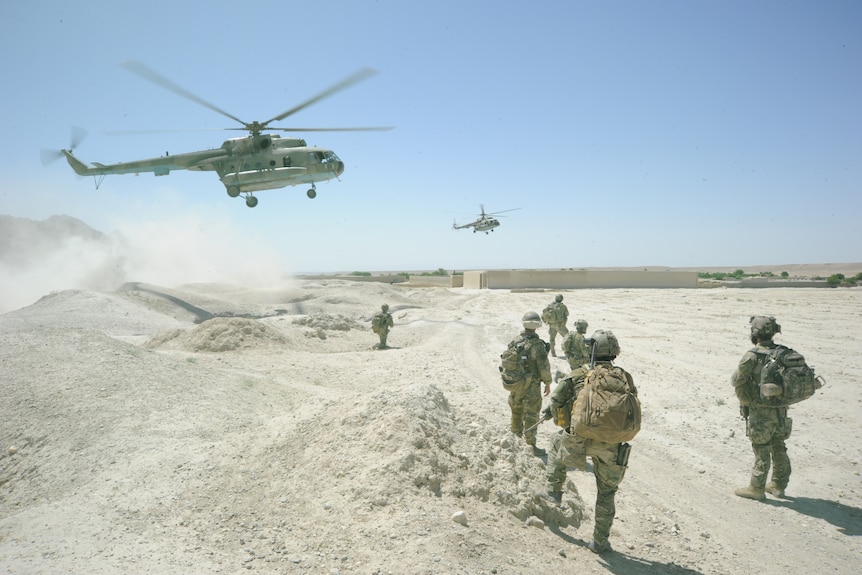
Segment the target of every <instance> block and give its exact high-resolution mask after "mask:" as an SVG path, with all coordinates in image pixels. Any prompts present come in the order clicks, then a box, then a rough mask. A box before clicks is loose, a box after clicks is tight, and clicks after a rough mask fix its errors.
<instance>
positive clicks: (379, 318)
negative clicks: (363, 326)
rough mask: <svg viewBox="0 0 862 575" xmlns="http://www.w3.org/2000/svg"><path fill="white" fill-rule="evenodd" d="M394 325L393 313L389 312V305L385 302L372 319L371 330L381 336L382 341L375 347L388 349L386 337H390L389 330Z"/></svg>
mask: <svg viewBox="0 0 862 575" xmlns="http://www.w3.org/2000/svg"><path fill="white" fill-rule="evenodd" d="M394 325H395V323H394V322H393V321H392V314H391V313H389V305H388V304H383V305H382V306H380V311H379V312H378V313H376V314H375V315H374V317H373V318H372V319H371V330H372V331H373V332H374V333H376V334H377V336H378V337H379V338H380V343H377V344H375V345H374V349H387V347H388V346H387V345H386V338H387V337H389V330H390V329H392V327H393V326H394Z"/></svg>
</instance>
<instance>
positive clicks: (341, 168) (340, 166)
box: [335, 160, 344, 177]
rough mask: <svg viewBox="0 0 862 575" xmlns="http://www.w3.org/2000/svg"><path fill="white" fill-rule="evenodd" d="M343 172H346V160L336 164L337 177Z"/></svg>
mask: <svg viewBox="0 0 862 575" xmlns="http://www.w3.org/2000/svg"><path fill="white" fill-rule="evenodd" d="M343 173H344V162H342V161H340V160H339V162H338V164H336V165H335V175H336V177H337V176H340V175H341V174H343Z"/></svg>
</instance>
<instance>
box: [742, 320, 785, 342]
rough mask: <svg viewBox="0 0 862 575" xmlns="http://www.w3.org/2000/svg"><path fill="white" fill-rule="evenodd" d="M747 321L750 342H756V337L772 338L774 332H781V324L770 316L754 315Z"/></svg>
mask: <svg viewBox="0 0 862 575" xmlns="http://www.w3.org/2000/svg"><path fill="white" fill-rule="evenodd" d="M748 321H749V323H750V324H751V342H752V343H757V340H758V339H772V336H774V335H775V334H776V333H781V326H780V325H778V323H777V322H776V321H775V318H774V317H772V316H765V315H754V316H751V319H749V320H748Z"/></svg>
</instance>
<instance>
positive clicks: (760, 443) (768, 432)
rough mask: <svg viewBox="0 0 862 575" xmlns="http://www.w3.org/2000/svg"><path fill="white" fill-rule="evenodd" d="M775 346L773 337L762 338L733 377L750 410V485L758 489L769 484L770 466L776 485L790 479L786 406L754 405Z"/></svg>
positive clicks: (737, 368)
mask: <svg viewBox="0 0 862 575" xmlns="http://www.w3.org/2000/svg"><path fill="white" fill-rule="evenodd" d="M775 347H776V345H775V343H774V342H773V341H772V340H771V339H766V340H763V341H760V342H759V343H758V344H757V345H756V347H755V348H753V349H750V350H748V351H747V352H745V354H744V355H743V356H742V359H741V360H740V361H739V365H737V367H736V371H735V372H734V373H733V376H732V377H731V383H732V384H733V389H734V391H735V392H736V397H737V398H738V399H739V404H740V406H742V407H743V408H745V409H747V411H748V422H747V434H748V439H749V440H750V441H751V449H752V451H754V466H753V467H752V469H751V487H753V488H754V489H756V490H759V491H762V490H763V489H764V487H765V486H766V482H767V479H768V476H769V469H770V467H772V482H773V483H775V485H776V486H778V487H779V488H780V489H782V490H783V489H784V488H785V487H787V484H788V483H789V482H790V472H791V466H790V458H789V457H788V455H787V446H786V445H785V444H784V440H786V439H787V438H789V437H790V431H791V428H792V425H793V422H792V420H791V419H790V418H789V417H787V408H786V407H762V406H757V405H754V404H755V403H756V400H757V395H758V391H757V386H758V384H759V383H760V372H761V371H762V370H763V366H764V365H765V364H766V359H767V358H768V352H769V350H771V349H773V348H775Z"/></svg>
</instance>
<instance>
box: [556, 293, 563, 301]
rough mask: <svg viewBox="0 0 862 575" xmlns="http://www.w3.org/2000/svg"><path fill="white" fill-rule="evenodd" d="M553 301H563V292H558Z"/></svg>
mask: <svg viewBox="0 0 862 575" xmlns="http://www.w3.org/2000/svg"><path fill="white" fill-rule="evenodd" d="M554 301H555V302H557V303H560V302H561V301H563V294H561V293H558V294H557V297H555V298H554Z"/></svg>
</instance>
